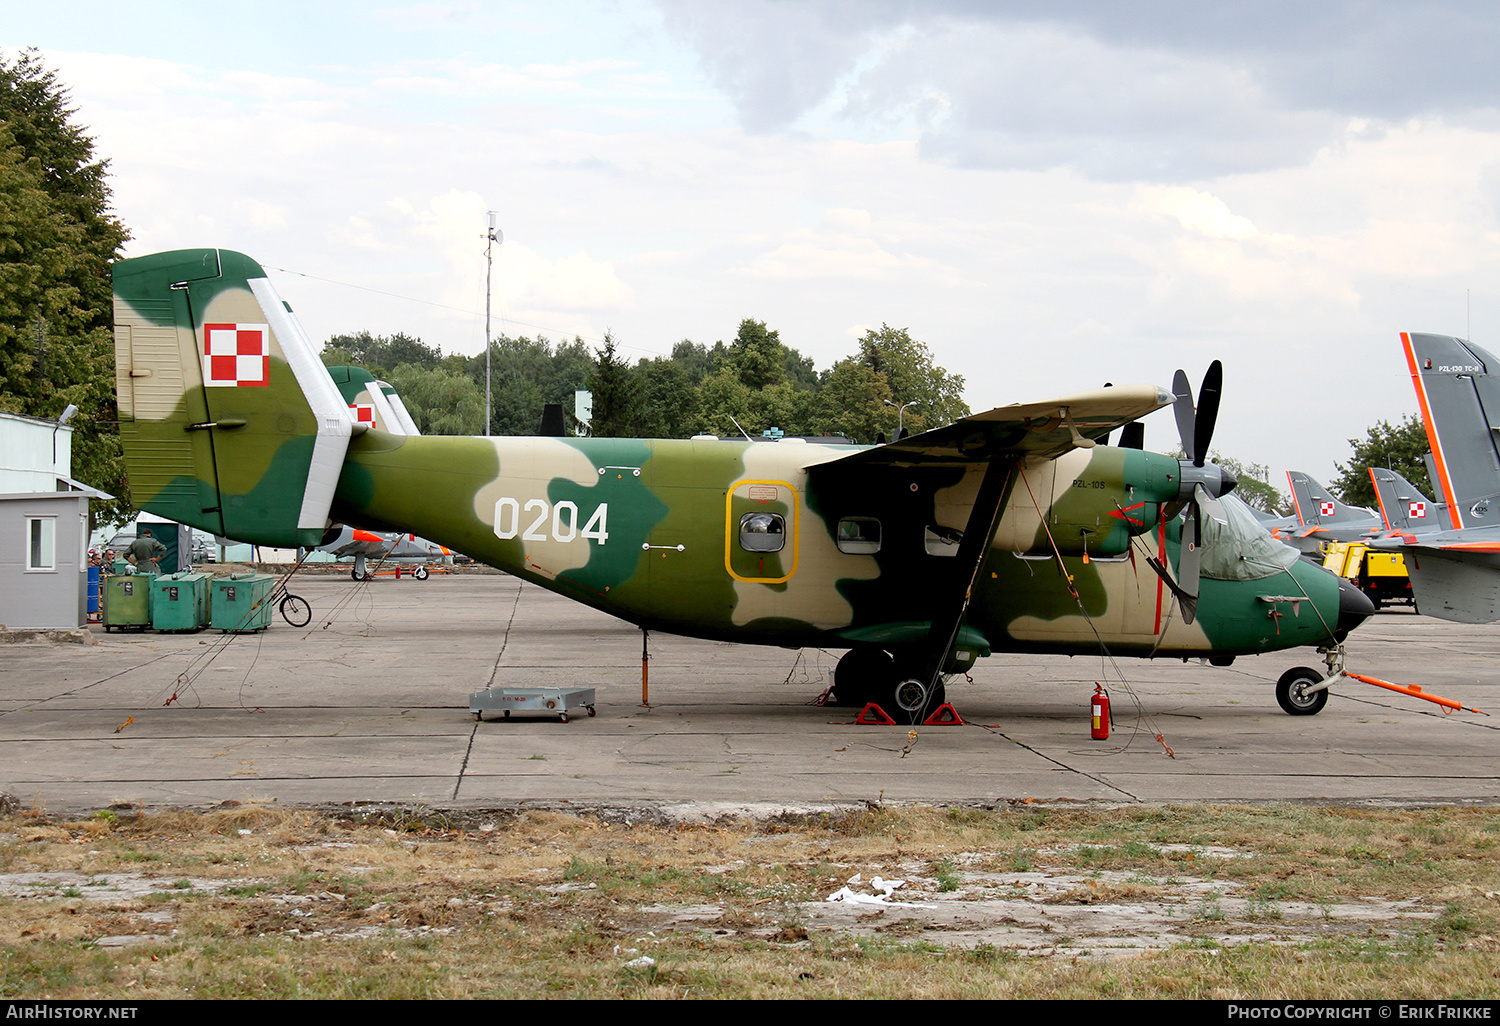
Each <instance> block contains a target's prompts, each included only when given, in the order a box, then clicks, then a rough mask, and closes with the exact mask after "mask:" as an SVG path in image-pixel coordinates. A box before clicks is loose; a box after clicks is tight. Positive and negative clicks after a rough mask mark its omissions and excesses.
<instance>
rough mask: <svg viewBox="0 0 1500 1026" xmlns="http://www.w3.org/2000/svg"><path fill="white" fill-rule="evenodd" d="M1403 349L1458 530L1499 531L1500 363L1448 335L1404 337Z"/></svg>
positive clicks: (1437, 482) (1438, 477) (1438, 482)
mask: <svg viewBox="0 0 1500 1026" xmlns="http://www.w3.org/2000/svg"><path fill="white" fill-rule="evenodd" d="M1401 346H1402V348H1403V349H1405V350H1406V363H1407V367H1408V368H1409V369H1410V371H1411V380H1412V385H1413V386H1414V387H1415V388H1416V390H1417V403H1418V405H1419V406H1420V407H1421V409H1422V422H1423V423H1424V424H1425V425H1426V427H1427V440H1428V441H1429V442H1430V443H1431V444H1432V454H1433V463H1434V464H1435V466H1436V468H1437V475H1436V476H1435V477H1434V478H1433V482H1434V487H1436V488H1438V489H1439V491H1440V492H1441V493H1442V494H1441V497H1442V498H1443V499H1444V501H1446V502H1447V503H1448V512H1449V516H1450V517H1451V519H1452V523H1453V527H1454V528H1455V529H1463V528H1468V527H1490V526H1494V525H1496V524H1500V451H1497V450H1496V444H1495V443H1496V437H1495V432H1496V431H1500V362H1497V361H1496V359H1495V358H1494V357H1493V356H1491V355H1490V354H1489V353H1488V352H1486V351H1485V350H1483V349H1480V348H1479V347H1478V346H1476V345H1474V344H1473V343H1470V342H1465V341H1464V340H1462V339H1457V338H1453V337H1452V336H1449V335H1423V334H1418V333H1415V332H1405V331H1403V332H1402V333H1401ZM1491 367H1494V368H1495V371H1494V373H1491V371H1490V368H1491Z"/></svg>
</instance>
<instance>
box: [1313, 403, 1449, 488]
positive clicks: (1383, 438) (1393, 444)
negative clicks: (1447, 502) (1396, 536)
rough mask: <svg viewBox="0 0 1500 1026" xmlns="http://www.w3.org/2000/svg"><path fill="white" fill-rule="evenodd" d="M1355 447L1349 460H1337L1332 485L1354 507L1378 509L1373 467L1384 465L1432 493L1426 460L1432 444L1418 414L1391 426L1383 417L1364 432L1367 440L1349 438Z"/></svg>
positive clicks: (1350, 443) (1410, 415) (1408, 415)
mask: <svg viewBox="0 0 1500 1026" xmlns="http://www.w3.org/2000/svg"><path fill="white" fill-rule="evenodd" d="M1349 445H1350V447H1351V448H1353V450H1354V456H1353V458H1352V459H1351V460H1350V461H1349V462H1348V463H1347V464H1344V463H1336V464H1334V466H1336V467H1337V468H1338V470H1339V476H1338V477H1336V478H1334V479H1333V484H1332V488H1333V490H1334V491H1335V492H1336V493H1338V497H1339V498H1340V499H1342V500H1344V501H1345V502H1347V503H1348V504H1349V505H1351V506H1369V507H1370V508H1372V509H1373V508H1375V505H1376V503H1377V501H1378V500H1377V499H1376V498H1375V486H1374V484H1372V483H1371V481H1370V471H1369V468H1370V467H1385V468H1386V469H1388V470H1394V471H1395V472H1396V473H1398V474H1400V475H1401V476H1402V477H1404V478H1406V479H1407V480H1408V481H1410V482H1411V483H1412V484H1414V485H1416V486H1417V487H1418V488H1419V489H1421V490H1422V493H1423V494H1425V495H1431V494H1432V482H1431V480H1429V478H1428V476H1427V463H1426V461H1425V460H1424V459H1423V457H1424V456H1426V455H1427V453H1428V451H1429V449H1430V446H1429V445H1428V444H1427V428H1426V427H1424V426H1423V424H1422V420H1421V418H1420V417H1418V416H1417V415H1416V414H1413V413H1408V414H1407V415H1406V417H1405V418H1403V419H1402V421H1401V423H1399V424H1396V425H1394V426H1393V425H1392V424H1391V423H1390V421H1386V420H1382V421H1380V422H1379V423H1377V424H1375V425H1374V426H1373V427H1370V428H1369V429H1368V430H1367V431H1366V432H1365V438H1364V441H1360V440H1359V439H1357V438H1351V439H1349Z"/></svg>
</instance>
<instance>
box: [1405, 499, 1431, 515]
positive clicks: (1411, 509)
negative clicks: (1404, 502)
mask: <svg viewBox="0 0 1500 1026" xmlns="http://www.w3.org/2000/svg"><path fill="white" fill-rule="evenodd" d="M1406 513H1407V516H1410V517H1425V516H1426V515H1427V503H1425V502H1413V503H1411V504H1410V505H1408V506H1407V507H1406Z"/></svg>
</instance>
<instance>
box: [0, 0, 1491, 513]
mask: <svg viewBox="0 0 1500 1026" xmlns="http://www.w3.org/2000/svg"><path fill="white" fill-rule="evenodd" d="M53 10H54V13H44V12H43V9H42V5H27V6H26V7H24V8H22V7H16V6H11V7H10V8H8V9H7V12H6V17H5V19H4V24H3V26H0V48H3V49H4V50H5V52H6V53H7V55H10V56H13V55H14V54H15V53H16V51H17V50H18V49H19V48H21V47H25V46H34V47H37V48H38V49H39V50H41V51H42V53H43V55H44V56H45V59H46V60H47V62H48V63H49V64H50V65H51V66H52V67H54V68H56V69H57V71H58V72H59V74H60V76H61V77H62V78H63V80H64V81H65V82H67V83H68V84H69V86H70V87H71V89H72V95H73V100H74V102H75V104H76V106H77V107H78V112H79V113H78V118H79V120H80V121H81V122H82V123H83V124H85V125H87V126H88V127H89V129H90V130H91V131H92V133H93V134H94V136H95V138H96V141H97V144H98V148H99V151H100V153H101V154H102V155H103V156H106V157H108V158H109V160H110V161H111V167H112V171H113V179H112V180H113V185H114V190H115V202H116V208H117V211H118V213H119V215H120V216H121V218H122V219H123V220H124V221H125V222H126V223H127V224H128V225H129V226H130V228H131V230H132V232H133V233H134V236H135V237H134V241H133V242H132V243H131V244H130V253H131V254H132V255H137V254H142V253H149V252H154V251H157V250H163V249H173V248H178V247H185V246H222V247H227V248H231V249H238V250H242V251H244V252H246V253H248V254H250V255H251V256H253V257H255V258H256V259H257V260H259V261H260V262H261V263H262V264H264V265H266V266H267V267H269V268H275V269H276V270H275V271H274V272H273V278H274V279H275V280H276V282H277V285H278V288H279V289H280V290H281V291H282V293H283V295H284V296H285V297H286V298H287V299H288V300H289V301H290V302H291V303H292V305H293V307H294V308H295V309H296V310H297V312H298V314H299V316H300V317H301V319H302V321H303V323H304V324H305V325H306V327H307V329H308V331H309V333H310V334H311V335H312V336H313V338H314V339H324V338H326V337H327V336H328V335H330V334H333V333H337V332H344V331H355V330H359V329H369V330H370V331H373V332H377V333H391V332H395V331H406V332H409V333H412V334H417V335H420V336H421V338H422V339H423V340H424V341H426V342H428V343H429V344H434V345H438V346H441V347H442V349H443V351H444V352H463V353H474V352H479V351H480V350H481V349H482V347H483V338H484V321H483V310H484V242H483V239H482V235H483V231H484V225H485V212H486V211H487V210H495V211H497V212H498V217H499V223H500V226H501V228H502V230H503V231H504V234H505V242H504V245H503V246H501V247H499V248H498V249H497V250H496V260H495V281H494V296H495V311H496V330H497V331H504V332H507V333H511V334H515V333H525V334H533V333H536V332H538V331H540V332H542V333H544V334H547V335H548V336H550V337H553V338H559V337H566V336H571V335H573V334H580V335H582V336H584V337H585V338H587V339H591V340H594V339H598V338H599V337H600V336H601V335H602V334H603V333H604V331H605V330H606V329H609V330H611V331H612V332H613V333H614V335H615V336H616V337H617V338H618V339H619V340H620V342H621V343H622V344H623V345H624V346H625V347H627V348H626V352H627V353H629V354H631V355H634V356H650V355H656V354H664V353H667V352H669V351H670V349H671V347H672V345H673V343H675V342H676V341H678V340H679V339H682V338H691V339H693V340H694V341H697V342H704V343H709V344H712V343H713V342H714V341H715V340H717V339H728V338H730V337H732V335H733V334H734V331H735V328H736V326H737V325H738V323H739V321H740V320H741V318H744V317H755V318H759V319H762V320H765V321H767V322H768V323H769V324H770V326H771V327H773V328H776V329H778V330H779V331H780V333H781V337H782V339H783V340H784V341H786V342H787V343H789V344H791V345H793V346H795V347H797V348H798V349H800V350H801V351H802V352H804V353H807V354H809V355H811V356H813V357H814V359H815V361H816V362H817V363H818V365H819V366H820V367H826V366H827V365H829V364H830V363H832V362H833V361H834V360H836V359H838V358H840V357H842V356H844V355H847V354H848V353H849V352H850V351H851V350H852V348H853V345H854V340H855V339H856V338H857V337H858V336H859V335H860V334H862V333H863V331H864V329H866V328H867V327H871V326H874V327H878V326H879V325H880V324H882V323H889V324H891V325H894V326H899V327H906V328H909V329H910V330H911V332H912V335H913V336H914V337H916V338H919V339H922V340H923V341H925V342H927V343H928V345H930V346H931V347H932V349H933V351H934V353H935V354H936V357H937V360H938V362H939V363H940V364H942V365H943V366H945V367H947V368H948V369H949V370H950V371H952V372H954V373H957V374H962V375H963V376H964V377H965V378H966V380H967V385H968V387H967V398H968V402H969V404H970V406H971V407H973V408H975V409H976V410H977V409H984V408H988V407H991V406H998V405H1003V404H1006V403H1011V402H1023V401H1033V400H1039V399H1044V398H1048V397H1050V396H1054V395H1061V394H1066V393H1067V392H1068V391H1069V390H1072V389H1077V388H1092V387H1095V386H1097V385H1099V384H1102V383H1103V382H1104V381H1106V380H1110V381H1115V382H1123V381H1150V382H1156V383H1160V384H1164V385H1165V384H1168V383H1170V381H1171V377H1172V372H1173V371H1174V370H1175V369H1176V368H1177V367H1179V366H1180V367H1184V368H1186V369H1187V371H1188V373H1189V376H1190V377H1192V378H1193V379H1194V380H1195V381H1196V380H1198V379H1199V378H1200V377H1201V376H1202V373H1203V371H1204V369H1205V368H1206V366H1207V364H1208V362H1209V361H1210V360H1212V359H1214V358H1215V357H1217V358H1220V359H1222V360H1223V361H1224V364H1225V377H1226V384H1225V395H1224V408H1223V413H1222V414H1221V418H1220V429H1219V432H1218V435H1217V436H1216V438H1215V446H1216V447H1217V448H1219V449H1221V450H1223V451H1224V452H1225V453H1227V454H1229V455H1233V456H1236V457H1238V458H1239V459H1241V460H1244V461H1246V462H1258V463H1263V464H1267V465H1269V466H1270V467H1271V468H1272V470H1273V475H1274V476H1273V482H1275V483H1278V484H1280V485H1282V486H1283V487H1284V484H1285V480H1284V478H1283V477H1281V472H1282V471H1284V470H1287V469H1302V470H1306V471H1308V472H1309V473H1312V474H1313V475H1314V476H1315V477H1321V478H1324V479H1327V478H1330V477H1332V476H1333V474H1334V467H1333V464H1334V462H1335V461H1339V460H1343V459H1345V458H1346V457H1347V455H1348V444H1347V440H1348V439H1349V438H1350V437H1354V436H1363V434H1364V430H1365V428H1366V427H1367V426H1368V425H1369V424H1371V423H1372V422H1374V421H1375V420H1378V419H1380V418H1389V419H1392V420H1394V419H1397V418H1399V417H1401V416H1402V415H1404V414H1405V413H1407V412H1409V411H1415V408H1416V407H1415V402H1414V400H1413V398H1412V392H1411V385H1410V382H1409V380H1408V379H1407V376H1406V374H1405V368H1404V363H1403V360H1402V357H1401V352H1400V346H1399V342H1398V338H1397V333H1398V332H1399V331H1401V330H1403V329H1409V330H1419V331H1435V332H1446V333H1452V334H1457V335H1464V334H1466V333H1471V334H1472V337H1473V338H1474V340H1475V341H1476V342H1478V343H1479V344H1480V345H1481V346H1486V347H1488V348H1491V349H1493V350H1495V351H1497V352H1500V284H1497V279H1496V272H1497V270H1500V222H1497V217H1496V202H1495V200H1496V198H1497V197H1500V110H1497V99H1496V98H1497V97H1500V88H1497V86H1500V62H1496V61H1495V60H1494V54H1495V53H1496V52H1497V51H1500V13H1497V9H1496V8H1494V7H1493V6H1491V5H1485V4H1479V3H1461V2H1442V0H1430V2H1426V3H1423V4H1412V3H1399V2H1381V0H1358V2H1356V0H1347V2H1338V0H1329V2H1324V3H1317V4H1308V3H1305V2H1303V3H1289V2H1280V0H1275V2H1261V3H1253V2H1245V3H1238V4H1204V3H1201V2H1197V3H1190V2H1158V3H1149V2H1138V3H1133V4H1121V3H1116V2H1106V0H1098V2H1090V0H1074V2H1069V0H1048V2H1046V3H1041V2H1027V0H1012V2H1005V0H988V2H980V0H922V2H911V0H909V2H899V0H861V2H855V0H738V2H737V3H735V4H732V5H731V4H721V3H707V2H701V3H700V2H692V0H548V2H546V3H529V2H471V3H465V2H455V3H418V4H411V5H405V6H403V5H400V4H398V3H393V4H390V5H388V6H382V4H381V3H380V0H364V2H361V3H347V2H342V0H339V2H320V3H316V4H305V3H296V4H293V3H279V2H262V3H251V4H242V5H228V6H221V7H218V8H215V7H212V6H207V7H206V6H204V5H203V4H185V3H171V2H154V3H151V4H147V5H124V4H119V3H118V2H111V3H100V2H95V0H77V2H74V3H71V4H69V5H67V6H66V8H65V9H62V11H61V13H56V12H57V11H58V10H59V9H53ZM143 11H144V12H147V13H142V12H143ZM1147 441H1148V445H1150V446H1152V447H1153V448H1161V449H1167V448H1170V447H1171V446H1172V445H1175V443H1176V432H1175V429H1174V428H1173V426H1172V424H1171V418H1170V414H1166V413H1161V414H1157V415H1155V416H1154V417H1152V418H1151V419H1150V420H1148V421H1147Z"/></svg>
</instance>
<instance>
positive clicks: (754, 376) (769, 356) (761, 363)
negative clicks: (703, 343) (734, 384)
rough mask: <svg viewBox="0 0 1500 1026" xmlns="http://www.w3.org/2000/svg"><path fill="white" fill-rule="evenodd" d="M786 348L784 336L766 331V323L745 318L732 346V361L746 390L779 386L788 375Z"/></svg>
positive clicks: (730, 349) (730, 355)
mask: <svg viewBox="0 0 1500 1026" xmlns="http://www.w3.org/2000/svg"><path fill="white" fill-rule="evenodd" d="M786 357H787V352H786V347H784V346H783V345H782V344H781V336H780V334H778V333H777V332H774V331H770V330H768V329H767V328H766V322H765V321H754V320H751V319H750V318H748V317H747V318H745V319H744V320H743V321H740V330H739V331H738V332H737V333H736V334H735V336H734V344H733V345H731V346H730V347H729V362H730V363H731V364H733V365H734V370H735V373H736V374H738V375H739V377H740V381H742V382H743V383H744V385H745V387H746V388H749V389H751V390H758V389H762V388H765V387H766V386H767V385H775V384H778V383H779V382H780V381H781V380H782V378H783V377H784V376H785V374H786V370H785V364H786Z"/></svg>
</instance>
